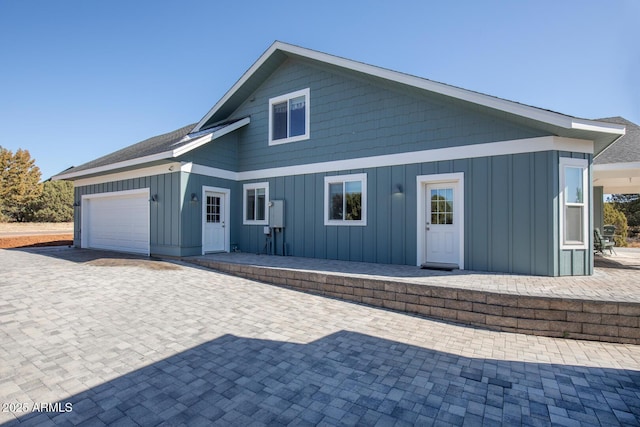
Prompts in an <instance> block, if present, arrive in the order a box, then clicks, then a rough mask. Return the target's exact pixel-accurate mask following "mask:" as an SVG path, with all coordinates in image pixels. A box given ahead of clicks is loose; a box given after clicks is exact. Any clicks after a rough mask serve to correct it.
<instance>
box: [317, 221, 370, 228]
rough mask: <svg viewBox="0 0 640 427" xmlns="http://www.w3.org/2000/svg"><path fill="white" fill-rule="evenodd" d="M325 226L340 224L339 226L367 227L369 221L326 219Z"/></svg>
mask: <svg viewBox="0 0 640 427" xmlns="http://www.w3.org/2000/svg"><path fill="white" fill-rule="evenodd" d="M324 225H325V226H328V227H329V226H338V227H345V226H347V227H365V226H366V225H367V221H326V222H325V223H324Z"/></svg>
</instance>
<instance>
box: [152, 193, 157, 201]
mask: <svg viewBox="0 0 640 427" xmlns="http://www.w3.org/2000/svg"><path fill="white" fill-rule="evenodd" d="M151 201H152V202H154V203H158V195H157V194H154V195H153V196H151Z"/></svg>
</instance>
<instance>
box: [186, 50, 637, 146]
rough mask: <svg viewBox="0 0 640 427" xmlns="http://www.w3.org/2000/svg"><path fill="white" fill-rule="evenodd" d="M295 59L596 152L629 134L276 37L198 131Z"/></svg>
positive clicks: (611, 125)
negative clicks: (446, 100) (460, 105)
mask: <svg viewBox="0 0 640 427" xmlns="http://www.w3.org/2000/svg"><path fill="white" fill-rule="evenodd" d="M289 58H304V59H307V60H312V61H318V62H322V63H325V64H329V65H332V66H336V67H340V68H343V69H347V70H350V71H355V72H358V73H363V74H366V75H370V76H373V77H378V78H382V79H385V80H389V81H392V82H396V83H399V84H404V85H407V86H410V87H413V88H416V89H419V90H425V91H429V92H433V93H437V94H440V95H444V96H448V97H450V98H453V99H456V100H460V101H465V102H469V103H472V104H475V105H478V106H481V107H484V108H488V109H491V110H494V111H498V112H502V113H506V114H508V115H510V117H511V118H512V119H515V120H520V121H522V120H524V121H526V122H528V124H531V125H533V126H537V127H542V128H544V129H548V130H550V131H551V132H552V133H555V134H557V135H558V136H565V137H569V138H581V139H588V140H593V141H594V145H595V147H594V152H595V153H596V154H597V153H599V152H600V151H602V150H603V149H604V148H605V147H607V146H608V145H609V144H611V143H612V142H613V141H615V140H616V139H617V138H618V137H619V136H620V135H624V132H625V130H624V126H621V125H619V124H616V123H608V122H599V121H595V120H588V119H580V118H576V117H572V116H568V115H565V114H561V113H557V112H554V111H550V110H544V109H541V108H537V107H532V106H529V105H525V104H520V103H517V102H513V101H508V100H506V99H502V98H497V97H494V96H490V95H485V94H482V93H479V92H474V91H470V90H466V89H462V88H459V87H455V86H450V85H446V84H443V83H438V82H435V81H433V80H428V79H424V78H421V77H416V76H412V75H409V74H404V73H400V72H397V71H393V70H389V69H386V68H381V67H376V66H373V65H368V64H365V63H362V62H357V61H353V60H350V59H346V58H342V57H339V56H334V55H329V54H326V53H322V52H318V51H315V50H311V49H306V48H303V47H299V46H294V45H291V44H287V43H283V42H280V41H276V42H274V43H273V44H272V45H271V46H270V47H269V48H268V49H267V50H266V51H265V52H264V53H263V54H262V56H261V57H260V58H258V60H257V61H256V62H255V63H254V64H253V65H252V66H251V67H250V68H249V69H248V70H247V71H246V72H245V73H244V74H243V75H242V77H241V78H240V79H239V80H238V81H237V82H236V83H235V84H234V85H233V86H232V87H231V89H229V91H228V92H227V93H226V94H225V95H224V96H223V97H222V98H221V99H220V100H219V101H218V102H217V103H216V104H215V105H214V106H213V108H212V109H211V110H210V111H209V112H208V113H207V114H206V115H205V116H204V117H203V118H202V120H200V121H199V122H198V123H197V124H196V126H195V128H194V131H199V130H202V129H207V128H208V127H209V126H212V125H213V124H215V123H217V122H219V121H221V120H224V119H226V118H227V117H229V115H230V114H231V113H233V111H235V110H236V109H237V108H238V107H239V106H240V105H241V104H242V102H243V101H244V100H245V99H247V98H248V97H249V96H250V95H251V94H252V93H253V92H254V91H255V90H256V89H257V88H258V87H259V86H260V85H261V84H262V83H263V82H264V81H265V80H266V79H267V78H268V77H269V75H271V73H272V72H273V71H275V69H276V68H278V67H279V66H280V65H281V64H282V63H284V62H285V61H286V60H287V59H289Z"/></svg>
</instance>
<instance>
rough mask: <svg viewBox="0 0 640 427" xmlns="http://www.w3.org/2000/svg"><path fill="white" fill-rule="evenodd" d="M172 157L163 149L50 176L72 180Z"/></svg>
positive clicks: (55, 178)
mask: <svg viewBox="0 0 640 427" xmlns="http://www.w3.org/2000/svg"><path fill="white" fill-rule="evenodd" d="M171 158H173V151H165V152H162V153H157V154H151V155H149V156H144V157H137V158H135V159H130V160H125V161H122V162H116V163H111V164H108V165H104V166H98V167H95V168H90V169H84V170H81V171H77V172H69V173H61V174H59V175H54V176H52V177H51V180H52V181H61V180H69V181H73V180H75V179H79V178H83V177H86V176H88V175H96V174H101V173H105V172H112V171H114V170H117V169H124V168H129V167H132V166H139V165H142V164H145V163H151V162H157V161H160V160H169V159H171Z"/></svg>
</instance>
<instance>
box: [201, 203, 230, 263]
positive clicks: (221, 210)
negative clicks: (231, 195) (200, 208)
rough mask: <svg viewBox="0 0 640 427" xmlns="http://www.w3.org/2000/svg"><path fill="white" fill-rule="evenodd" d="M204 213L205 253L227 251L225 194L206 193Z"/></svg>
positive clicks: (203, 248) (203, 243)
mask: <svg viewBox="0 0 640 427" xmlns="http://www.w3.org/2000/svg"><path fill="white" fill-rule="evenodd" d="M204 194H205V197H204V204H205V206H204V212H203V216H204V217H203V224H202V226H203V228H204V229H203V242H202V245H203V247H202V251H203V252H221V251H224V250H226V247H227V242H226V233H225V231H226V230H225V226H226V224H225V218H226V212H225V209H226V206H225V200H226V199H225V194H224V193H218V192H214V191H205V193H204Z"/></svg>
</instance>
